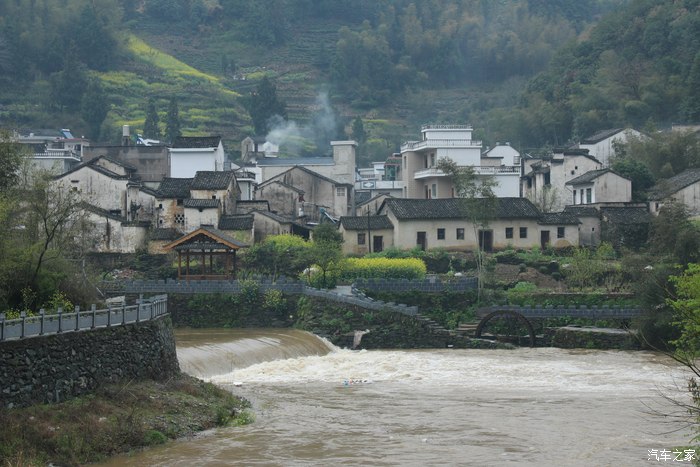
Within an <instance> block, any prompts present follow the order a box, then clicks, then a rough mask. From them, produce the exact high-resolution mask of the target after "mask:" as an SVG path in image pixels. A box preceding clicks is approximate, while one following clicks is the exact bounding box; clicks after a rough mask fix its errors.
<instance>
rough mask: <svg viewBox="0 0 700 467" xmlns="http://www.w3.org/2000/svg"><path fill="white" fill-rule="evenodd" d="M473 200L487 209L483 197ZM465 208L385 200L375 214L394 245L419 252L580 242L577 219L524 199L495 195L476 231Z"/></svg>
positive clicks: (459, 203)
mask: <svg viewBox="0 0 700 467" xmlns="http://www.w3.org/2000/svg"><path fill="white" fill-rule="evenodd" d="M478 203H482V204H484V207H483V208H484V209H485V208H486V207H487V205H486V204H485V203H486V200H481V201H477V204H478ZM465 209H466V208H465V204H464V202H463V200H460V199H457V198H447V199H401V198H389V199H386V200H385V201H384V204H383V205H382V206H381V207H380V209H379V215H385V216H387V218H388V221H389V222H390V223H391V225H392V226H393V245H394V246H397V247H399V248H402V249H410V248H414V247H416V246H418V247H420V248H421V249H423V250H427V249H429V248H446V249H450V250H466V251H468V250H474V249H476V248H482V249H483V250H485V251H493V250H500V249H505V248H508V247H513V248H532V247H535V246H537V247H546V246H552V247H555V248H563V247H570V246H578V244H579V237H578V219H576V218H575V217H574V216H570V215H567V214H564V213H557V214H555V215H549V216H543V215H542V213H541V212H540V211H539V210H538V209H537V208H536V207H535V206H534V205H533V204H532V203H531V202H530V201H529V200H527V199H525V198H497V199H496V200H495V202H494V209H495V212H494V213H493V217H492V218H491V219H490V220H489V222H488V227H486V228H476V229H475V228H474V224H473V223H472V222H471V221H470V220H469V216H468V213H466V211H465ZM480 209H482V208H480ZM358 222H359V221H358ZM355 247H356V246H355V245H352V246H346V248H355Z"/></svg>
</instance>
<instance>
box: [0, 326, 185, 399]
mask: <svg viewBox="0 0 700 467" xmlns="http://www.w3.org/2000/svg"><path fill="white" fill-rule="evenodd" d="M179 371H180V368H179V365H178V362H177V355H176V353H175V339H174V336H173V330H172V323H171V320H170V317H169V316H167V315H166V316H163V317H160V318H157V319H154V320H152V321H142V322H140V323H133V324H126V325H122V326H114V327H106V328H97V329H93V330H87V331H79V332H67V333H62V334H55V335H49V336H38V337H31V338H26V339H19V340H9V341H5V342H0V382H1V383H0V405H1V406H3V407H16V406H28V405H31V404H34V403H49V402H59V401H63V400H65V399H70V398H72V397H75V396H78V395H80V394H85V393H89V392H91V391H93V390H94V389H95V388H97V387H99V386H100V385H103V384H107V383H116V382H120V381H129V380H132V379H135V380H139V379H147V378H148V379H155V380H165V379H167V378H170V377H172V376H174V375H176V374H178V373H179Z"/></svg>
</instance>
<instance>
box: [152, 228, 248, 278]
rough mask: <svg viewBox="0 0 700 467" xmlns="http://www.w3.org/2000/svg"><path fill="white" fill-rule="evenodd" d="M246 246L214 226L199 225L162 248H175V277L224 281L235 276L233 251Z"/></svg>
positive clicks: (234, 253)
mask: <svg viewBox="0 0 700 467" xmlns="http://www.w3.org/2000/svg"><path fill="white" fill-rule="evenodd" d="M247 246H248V245H246V244H244V243H241V242H239V241H238V240H236V239H234V238H232V237H231V236H230V235H227V234H225V233H223V232H221V231H220V230H217V229H215V228H214V227H209V226H202V227H200V228H199V229H197V230H195V231H194V232H191V233H188V234H187V235H185V236H183V237H180V238H178V239H177V240H175V241H173V242H171V243H168V244H167V245H164V246H163V250H165V251H171V250H174V251H177V278H178V279H185V280H190V279H193V280H221V279H223V280H227V279H235V278H236V271H237V267H236V251H237V250H238V249H239V248H244V247H247ZM183 257H184V260H185V262H184V271H183ZM215 258H216V259H217V261H216V262H215V261H214V259H215ZM192 261H196V263H198V264H194V265H192V264H191V262H192Z"/></svg>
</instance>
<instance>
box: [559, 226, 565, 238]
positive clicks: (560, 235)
mask: <svg viewBox="0 0 700 467" xmlns="http://www.w3.org/2000/svg"><path fill="white" fill-rule="evenodd" d="M565 233H566V227H557V238H564V234H565Z"/></svg>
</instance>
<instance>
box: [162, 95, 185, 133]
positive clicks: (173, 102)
mask: <svg viewBox="0 0 700 467" xmlns="http://www.w3.org/2000/svg"><path fill="white" fill-rule="evenodd" d="M181 134H182V132H181V131H180V110H179V109H178V105H177V99H175V98H172V99H170V103H169V104H168V115H167V117H166V120H165V139H166V140H168V141H169V142H171V143H172V142H173V141H175V138H177V137H178V136H180V135H181Z"/></svg>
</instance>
